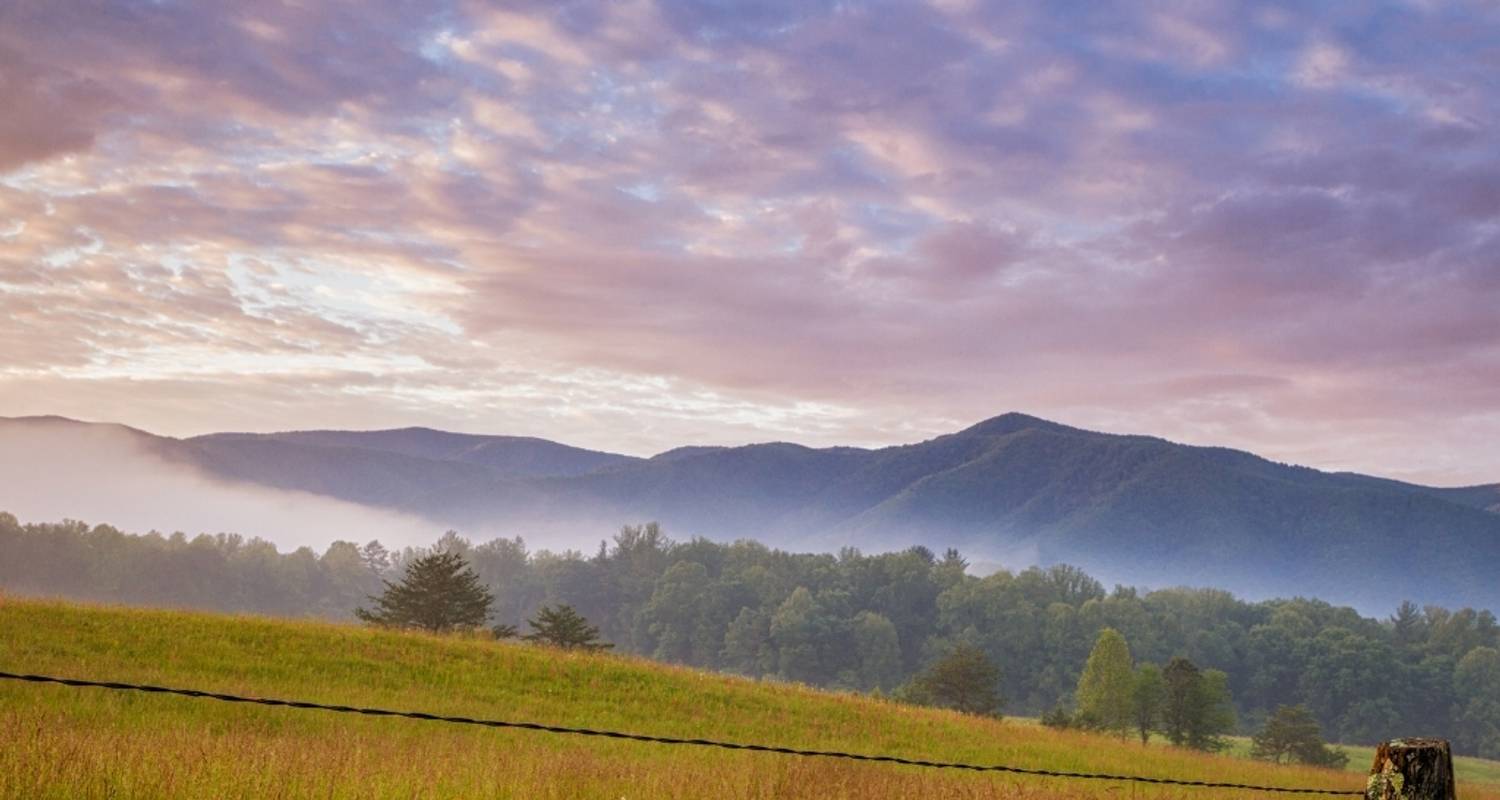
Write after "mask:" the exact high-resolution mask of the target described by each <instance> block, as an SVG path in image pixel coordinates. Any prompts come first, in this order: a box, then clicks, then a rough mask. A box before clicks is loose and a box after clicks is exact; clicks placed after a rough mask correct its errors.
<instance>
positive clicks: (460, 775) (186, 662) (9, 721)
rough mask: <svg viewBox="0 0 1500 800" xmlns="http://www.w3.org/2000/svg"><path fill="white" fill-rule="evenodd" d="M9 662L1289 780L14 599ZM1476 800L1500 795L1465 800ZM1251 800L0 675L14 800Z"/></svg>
mask: <svg viewBox="0 0 1500 800" xmlns="http://www.w3.org/2000/svg"><path fill="white" fill-rule="evenodd" d="M0 669H3V670H6V671H11V672H39V673H46V674H55V675H63V676H70V677H80V678H92V679H102V680H120V681H129V682H143V683H161V684H167V685H177V686H184V687H191V688H201V689H208V690H217V691H224V692H231V693H243V694H252V695H262V696H274V697H285V698H290V699H306V700H314V701H319V702H326V703H348V704H355V705H372V706H383V707H389V708H398V709H411V710H422V711H430V712H434V713H443V714H458V715H468V716H478V717H495V718H503V719H513V720H531V721H537V722H547V723H553V724H559V725H572V726H588V727H598V728H614V729H619V730H626V731H633V732H640V733H652V734H661V735H670V736H690V737H706V738H718V739H728V740H736V741H746V742H759V743H770V744H782V745H787V746H792V747H806V748H820V749H846V750H852V751H855V752H861V753H891V754H898V755H903V756H907V757H913V758H929V759H935V760H952V761H968V762H979V763H1005V764H1015V765H1022V766H1029V767H1042V768H1050V769H1062V770H1087V771H1102V772H1119V773H1131V774H1141V775H1154V776H1169V777H1177V778H1185V779H1203V780H1219V781H1234V782H1248V783H1269V784H1274V785H1286V786H1319V787H1329V788H1346V789H1348V788H1358V787H1359V785H1360V783H1361V781H1360V779H1359V778H1358V776H1353V775H1349V774H1346V773H1340V772H1333V771H1327V770H1318V769H1308V768H1300V767H1272V766H1267V765H1264V764H1259V763H1253V762H1246V761H1244V760H1240V759H1234V758H1227V757H1218V756H1209V755H1204V754H1200V753H1194V752H1189V751H1182V750H1177V749H1173V748H1159V747H1149V748H1147V747H1142V746H1140V745H1138V744H1135V743H1131V742H1128V741H1121V740H1117V739H1111V738H1104V737H1097V736H1091V735H1087V734H1080V733H1073V732H1059V731H1052V730H1048V729H1044V728H1038V727H1035V726H1028V725H1022V724H1011V723H1007V722H1004V721H996V720H987V719H976V718H972V717H965V716H962V715H958V714H953V713H948V712H943V711H935V710H930V709H919V708H912V707H907V706H901V705H897V704H893V703H888V702H883V701H879V700H873V699H869V698H863V697H857V696H852V695H842V694H832V693H826V692H818V691H814V690H811V689H807V688H803V687H799V686H790V685H782V684H771V683H763V682H756V681H749V680H743V679H737V678H731V677H726V676H720V675H712V674H707V673H702V672H697V671H693V670H687V669H677V668H672V667H664V666H661V665H658V664H653V663H650V662H646V661H642V660H639V659H632V658H626V657H620V656H612V655H589V654H575V653H560V652H556V651H552V650H546V649H541V648H535V647H530V646H526V645H520V644H510V643H496V642H491V641H484V640H477V639H463V638H451V637H449V638H444V637H433V636H424V635H419V634H405V633H394V632H388V631H377V630H371V629H367V628H361V627H355V626H347V625H333V624H327V623H316V622H290V621H283V620H271V619H262V618H254V617H242V616H241V617H231V616H220V615H210V614H198V613H184V612H171V611H151V610H138V609H120V608H101V607H88V606H80V605H71V604H62V603H52V602H38V601H29V600H16V599H4V598H0ZM1461 792H1462V794H1463V796H1464V797H1465V800H1471V799H1477V800H1500V791H1496V790H1495V789H1493V788H1491V789H1485V790H1479V789H1476V788H1474V787H1461ZM1001 795H1003V796H1006V797H1022V798H1025V797H1037V798H1085V797H1089V798H1127V797H1128V798H1203V799H1204V800H1210V799H1211V798H1229V797H1235V798H1244V797H1249V796H1252V793H1248V792H1241V791H1232V790H1197V789H1190V788H1172V787H1153V786H1148V785H1144V784H1121V783H1112V782H1103V781H1077V780H1055V779H1043V778H1027V777H1016V776H1006V775H993V774H972V773H965V772H956V771H947V770H942V771H939V770H930V769H920V768H913V767H901V766H892V765H880V764H863V763H854V762H841V761H832V760H827V759H809V758H798V757H791V756H780V755H772V754H757V753H743V752H731V751H725V750H718V749H707V748H694V747H684V746H663V745H654V744H645V743H636V742H621V741H613V740H603V739H590V738H581V737H572V736H559V735H555V734H545V733H534V732H526V731H507V730H489V729H480V728H473V727H462V726H457V725H447V724H439V723H431V722H420V721H414V720H405V719H383V718H369V717H360V716H354V715H347V714H333V713H329V712H323V711H303V710H295V709H281V708H266V707H260V706H244V705H232V704H226V703H220V702H216V701H210V700H195V699H190V698H182V697H166V696H156V695H143V694H138V693H124V692H112V691H107V690H101V689H75V688H66V687H60V686H45V685H32V684H20V683H15V682H0V798H80V797H86V798H91V797H111V798H158V797H246V798H248V797H274V798H344V797H349V798H354V797H359V798H366V797H392V798H397V797H399V798H442V797H476V796H486V797H527V798H533V797H539V798H547V797H557V798H563V797H568V798H573V797H581V798H609V799H610V800H615V798H679V797H680V798H688V797H713V798H772V797H775V798H841V797H847V798H879V797H921V798H979V797H995V796H1001Z"/></svg>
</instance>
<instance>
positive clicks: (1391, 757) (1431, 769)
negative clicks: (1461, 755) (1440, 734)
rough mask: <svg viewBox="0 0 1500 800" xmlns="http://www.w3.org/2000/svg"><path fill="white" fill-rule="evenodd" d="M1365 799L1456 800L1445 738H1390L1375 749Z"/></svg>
mask: <svg viewBox="0 0 1500 800" xmlns="http://www.w3.org/2000/svg"><path fill="white" fill-rule="evenodd" d="M1365 797H1366V798H1367V800H1457V795H1456V794H1455V792H1454V788H1453V753H1452V751H1450V750H1449V749H1448V742H1447V740H1446V739H1392V740H1391V741H1389V742H1384V743H1382V744H1381V745H1380V747H1378V748H1376V750H1375V763H1374V764H1373V765H1371V766H1370V782H1369V785H1368V788H1367V789H1366V790H1365Z"/></svg>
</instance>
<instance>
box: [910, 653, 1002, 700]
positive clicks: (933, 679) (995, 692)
mask: <svg viewBox="0 0 1500 800" xmlns="http://www.w3.org/2000/svg"><path fill="white" fill-rule="evenodd" d="M999 683H1000V670H999V669H998V668H997V667H996V666H995V665H994V664H993V663H992V662H991V661H990V659H989V657H988V656H986V655H985V654H984V651H983V650H980V649H979V648H977V647H974V646H973V645H968V644H961V645H959V646H957V647H955V648H953V649H952V650H951V651H949V652H948V655H946V656H944V657H943V658H941V659H939V660H938V661H937V662H936V663H934V664H933V665H932V666H930V667H928V668H927V669H926V670H924V671H923V672H922V673H921V674H920V675H918V676H917V677H916V678H915V679H913V680H912V683H911V686H910V687H909V688H908V690H907V692H906V695H907V697H909V698H911V699H913V700H915V701H917V702H920V703H925V704H930V705H936V706H942V707H944V708H951V709H954V710H956V711H962V712H964V713H965V714H986V715H996V716H998V715H999V713H1000V706H1001V705H1002V704H1003V703H1004V702H1005V701H1004V700H1003V699H1001V697H1000V691H999V689H998V686H999Z"/></svg>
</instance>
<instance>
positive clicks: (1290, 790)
mask: <svg viewBox="0 0 1500 800" xmlns="http://www.w3.org/2000/svg"><path fill="white" fill-rule="evenodd" d="M0 679H6V680H14V681H25V682H28V683H50V684H61V685H63V686H73V687H85V688H96V689H113V690H117V691H129V692H147V693H150V694H169V695H178V696H181V697H196V698H201V699H206V700H220V701H223V702H225V703H251V704H255V705H262V706H280V707H284V708H302V709H313V710H317V711H332V712H337V713H340V714H363V715H366V716H372V717H404V718H406V719H420V720H427V721H428V722H445V723H451V724H457V725H480V726H483V727H486V728H513V729H519V730H528V731H543V732H545V733H558V734H569V735H573V736H597V737H602V738H606V739H626V740H629V741H633V742H651V743H653V744H668V745H689V746H696V747H717V748H720V749H724V750H749V751H752V752H757V753H778V754H781V755H788V756H804V757H808V758H840V759H846V760H850V761H875V762H880V763H885V764H901V765H903V766H908V767H925V768H929V769H957V770H968V771H971V772H1002V773H1011V774H1015V775H1033V776H1039V777H1044V778H1074V779H1080V780H1097V781H1117V782H1128V783H1152V784H1158V785H1167V786H1192V787H1197V788H1201V789H1245V790H1249V791H1256V792H1279V793H1282V794H1324V795H1359V796H1361V797H1363V796H1364V794H1365V793H1364V791H1363V790H1342V789H1317V788H1306V787H1286V786H1257V785H1254V784H1248V783H1222V782H1216V781H1190V780H1180V779H1177V778H1152V777H1146V776H1142V775H1112V774H1109V773H1103V772H1068V771H1065V770H1051V769H1038V768H1034V767H1017V766H1011V765H1008V764H966V763H961V762H955V761H930V760H926V759H920V758H904V757H902V756H892V755H869V754H865V753H846V752H842V751H838V750H804V749H800V748H796V747H780V746H777V745H767V744H749V743H744V742H725V741H718V740H715V739H684V738H678V737H674V736H652V735H649V734H642V733H626V732H623V731H611V730H596V729H593V728H574V727H567V726H563V725H545V724H542V723H539V722H516V721H513V720H500V719H475V718H473V717H459V716H448V715H443V714H429V713H426V712H423V711H393V710H391V709H385V708H362V707H359V706H342V705H331V704H327V703H313V702H308V701H305V700H280V699H276V698H271V697H246V696H243V695H236V694H224V693H222V692H207V691H202V690H199V689H179V688H174V687H170V686H152V685H149V684H138V683H121V682H117V681H91V680H82V679H78V678H59V677H56V676H52V675H27V674H22V673H14V672H0Z"/></svg>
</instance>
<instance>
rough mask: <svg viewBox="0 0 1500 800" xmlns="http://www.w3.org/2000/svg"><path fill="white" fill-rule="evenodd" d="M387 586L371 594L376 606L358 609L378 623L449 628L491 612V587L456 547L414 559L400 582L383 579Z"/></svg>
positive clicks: (475, 623) (357, 613) (476, 623)
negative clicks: (394, 582)
mask: <svg viewBox="0 0 1500 800" xmlns="http://www.w3.org/2000/svg"><path fill="white" fill-rule="evenodd" d="M384 583H385V591H384V592H383V593H382V594H381V595H380V596H379V597H375V596H374V595H371V596H370V599H371V600H374V601H375V609H374V610H373V611H372V610H367V609H364V608H357V609H355V610H354V615H355V616H356V617H359V618H360V619H362V620H364V621H365V622H369V623H372V624H375V625H383V626H388V627H394V628H421V629H423V630H429V631H449V630H453V629H454V628H474V627H478V626H480V625H483V624H484V621H485V619H487V618H488V617H489V615H490V601H491V600H492V599H493V598H492V597H491V596H490V593H489V591H488V590H486V589H485V588H484V586H482V585H481V584H480V583H479V576H478V575H475V574H474V571H473V570H471V569H469V566H468V564H467V563H466V562H465V561H464V559H463V556H461V555H459V554H457V553H433V554H432V555H428V556H423V557H421V558H418V559H416V560H414V561H412V562H411V563H410V564H409V565H408V566H407V568H406V575H405V577H403V578H402V579H401V582H400V583H399V584H393V583H391V582H390V581H384Z"/></svg>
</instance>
